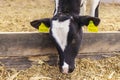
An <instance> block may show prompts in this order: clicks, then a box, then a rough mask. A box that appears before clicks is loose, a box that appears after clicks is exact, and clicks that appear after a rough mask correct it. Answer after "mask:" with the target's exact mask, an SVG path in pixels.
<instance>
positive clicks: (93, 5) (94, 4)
mask: <svg viewBox="0 0 120 80" xmlns="http://www.w3.org/2000/svg"><path fill="white" fill-rule="evenodd" d="M99 2H100V0H92V2H91V10H90V15H91V16H93V17H94V16H95V9H96V8H97V6H98V4H99Z"/></svg>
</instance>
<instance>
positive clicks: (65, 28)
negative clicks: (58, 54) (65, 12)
mask: <svg viewBox="0 0 120 80" xmlns="http://www.w3.org/2000/svg"><path fill="white" fill-rule="evenodd" d="M52 25H53V26H52V35H53V37H54V38H55V40H56V41H57V43H58V44H59V46H60V47H61V49H62V50H63V51H64V50H65V47H66V45H67V37H68V32H69V25H70V19H68V20H65V21H63V22H59V21H58V20H54V21H52Z"/></svg>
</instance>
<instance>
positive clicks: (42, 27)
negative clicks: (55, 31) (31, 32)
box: [39, 23, 49, 33]
mask: <svg viewBox="0 0 120 80" xmlns="http://www.w3.org/2000/svg"><path fill="white" fill-rule="evenodd" d="M39 32H41V33H49V28H48V27H47V26H46V25H45V24H44V23H41V24H40V26H39Z"/></svg>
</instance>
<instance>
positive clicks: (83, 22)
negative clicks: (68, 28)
mask: <svg viewBox="0 0 120 80" xmlns="http://www.w3.org/2000/svg"><path fill="white" fill-rule="evenodd" d="M75 20H76V22H77V23H78V24H79V26H84V25H85V26H88V25H89V22H90V21H91V20H92V21H93V23H94V25H95V26H97V25H99V23H100V19H99V18H97V17H91V16H75Z"/></svg>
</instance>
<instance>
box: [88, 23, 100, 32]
mask: <svg viewBox="0 0 120 80" xmlns="http://www.w3.org/2000/svg"><path fill="white" fill-rule="evenodd" d="M88 32H98V27H97V26H95V25H94V23H93V21H90V22H89V25H88Z"/></svg>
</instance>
